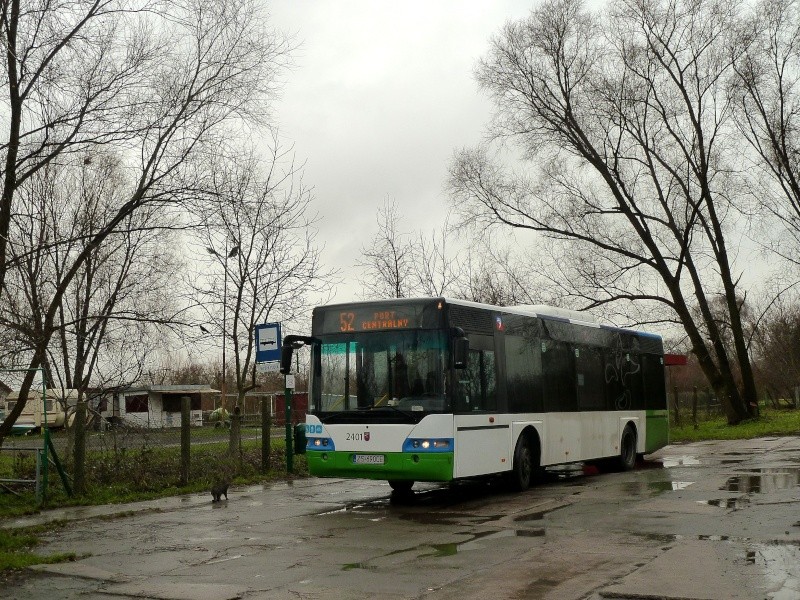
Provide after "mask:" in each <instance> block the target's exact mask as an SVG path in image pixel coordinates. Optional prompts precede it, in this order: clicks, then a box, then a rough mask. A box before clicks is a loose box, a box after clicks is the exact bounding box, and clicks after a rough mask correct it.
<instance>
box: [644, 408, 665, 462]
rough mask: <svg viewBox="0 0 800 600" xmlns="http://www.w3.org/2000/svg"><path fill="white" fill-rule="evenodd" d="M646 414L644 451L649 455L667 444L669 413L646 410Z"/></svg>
mask: <svg viewBox="0 0 800 600" xmlns="http://www.w3.org/2000/svg"><path fill="white" fill-rule="evenodd" d="M646 413H647V429H646V431H647V435H646V436H645V441H644V446H645V447H644V451H645V453H646V454H649V453H650V452H655V451H656V450H658V449H659V448H663V447H664V446H666V445H667V444H669V413H668V411H666V410H648V411H646Z"/></svg>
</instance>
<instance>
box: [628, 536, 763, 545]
mask: <svg viewBox="0 0 800 600" xmlns="http://www.w3.org/2000/svg"><path fill="white" fill-rule="evenodd" d="M636 535H637V536H639V537H642V538H644V539H646V540H652V541H654V542H659V543H661V544H669V543H672V542H679V541H684V540H699V541H705V542H737V543H740V544H746V543H749V542H750V538H740V537H734V536H730V535H704V534H699V535H694V536H692V535H680V534H676V533H637V534H636Z"/></svg>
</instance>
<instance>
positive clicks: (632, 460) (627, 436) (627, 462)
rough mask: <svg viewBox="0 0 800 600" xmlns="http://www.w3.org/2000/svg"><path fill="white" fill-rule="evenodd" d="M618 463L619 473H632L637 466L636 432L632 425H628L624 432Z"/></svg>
mask: <svg viewBox="0 0 800 600" xmlns="http://www.w3.org/2000/svg"><path fill="white" fill-rule="evenodd" d="M616 462H617V464H616V466H617V469H618V470H619V471H632V470H633V468H634V467H635V466H636V430H635V429H634V428H633V427H631V426H630V425H626V426H625V429H624V430H623V431H622V439H621V440H620V443H619V457H617V461H616Z"/></svg>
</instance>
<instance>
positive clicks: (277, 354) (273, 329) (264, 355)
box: [256, 323, 281, 370]
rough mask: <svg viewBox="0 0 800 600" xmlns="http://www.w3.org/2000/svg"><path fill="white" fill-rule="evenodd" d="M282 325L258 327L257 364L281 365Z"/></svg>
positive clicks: (274, 324)
mask: <svg viewBox="0 0 800 600" xmlns="http://www.w3.org/2000/svg"><path fill="white" fill-rule="evenodd" d="M280 361H281V324H280V323H264V324H263V325H256V363H272V362H274V363H276V364H277V363H280ZM276 370H277V369H276Z"/></svg>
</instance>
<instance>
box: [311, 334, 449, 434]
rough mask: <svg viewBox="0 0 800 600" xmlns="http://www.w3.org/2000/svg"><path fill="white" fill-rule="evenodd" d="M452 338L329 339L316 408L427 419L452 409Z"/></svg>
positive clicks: (320, 361) (320, 358)
mask: <svg viewBox="0 0 800 600" xmlns="http://www.w3.org/2000/svg"><path fill="white" fill-rule="evenodd" d="M446 348H447V337H446V335H445V334H444V332H442V331H430V330H428V331H424V330H405V331H390V332H365V333H353V334H346V335H343V334H337V335H334V336H324V337H323V338H322V340H321V344H319V345H318V346H316V348H315V353H318V354H317V356H316V357H315V358H316V360H315V363H316V367H315V369H314V371H315V377H316V378H317V379H318V381H317V382H316V384H315V385H314V386H313V388H314V394H313V395H314V398H313V400H312V410H313V412H314V413H316V414H318V415H319V416H320V417H323V418H324V416H325V415H326V414H330V413H341V412H343V411H344V412H350V411H366V410H370V411H373V410H378V409H382V410H381V412H383V410H387V411H395V412H402V413H406V414H409V415H413V417H412V418H413V419H414V420H417V417H418V418H422V416H424V414H427V413H441V412H447V411H449V406H448V404H447V400H446V394H445V389H444V388H445V386H444V372H445V369H446V367H447V360H446Z"/></svg>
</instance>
